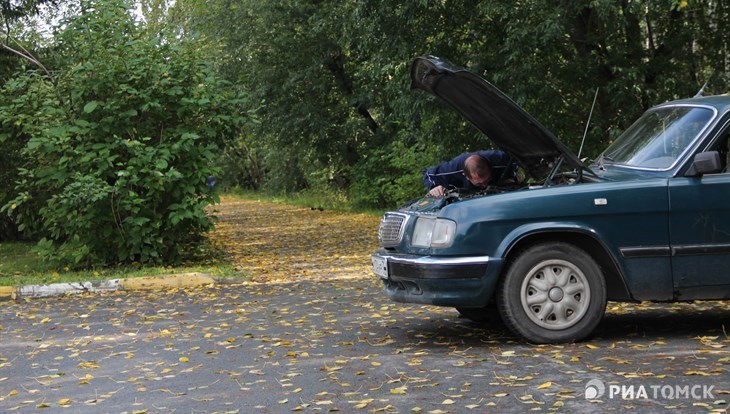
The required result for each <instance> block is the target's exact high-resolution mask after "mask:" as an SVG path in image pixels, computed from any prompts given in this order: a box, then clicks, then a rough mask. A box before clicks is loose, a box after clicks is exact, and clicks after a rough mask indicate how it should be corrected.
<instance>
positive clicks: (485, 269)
mask: <svg viewBox="0 0 730 414" xmlns="http://www.w3.org/2000/svg"><path fill="white" fill-rule="evenodd" d="M384 263H385V264H384ZM500 265H501V260H500V259H495V258H490V257H489V256H467V257H434V256H417V255H407V254H399V253H391V252H389V251H387V250H380V251H378V252H377V253H375V254H373V271H374V272H375V273H376V274H377V275H378V276H379V277H380V278H381V280H382V281H383V285H384V287H385V292H386V294H387V295H388V297H390V298H391V299H392V300H394V301H396V302H405V303H423V304H428V305H438V306H453V307H462V306H463V307H479V306H485V305H486V304H487V302H488V301H489V299H490V298H491V297H492V293H493V292H494V287H495V285H496V280H497V277H496V273H495V274H494V275H493V274H492V273H494V271H495V270H496V269H498V268H499V267H501V266H500Z"/></svg>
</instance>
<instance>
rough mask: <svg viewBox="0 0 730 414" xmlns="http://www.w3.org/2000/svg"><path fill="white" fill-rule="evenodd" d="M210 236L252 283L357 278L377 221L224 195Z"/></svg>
mask: <svg viewBox="0 0 730 414" xmlns="http://www.w3.org/2000/svg"><path fill="white" fill-rule="evenodd" d="M215 215H216V216H218V217H219V221H218V222H217V224H216V230H215V231H214V232H213V235H212V238H213V240H215V242H216V243H218V244H219V245H221V246H222V247H223V249H224V250H225V251H226V252H228V253H229V254H230V256H231V260H232V261H233V262H234V264H235V266H236V267H237V269H239V270H241V271H242V272H243V274H244V276H246V277H248V278H250V279H251V280H253V281H256V282H267V281H272V280H290V281H291V280H311V279H321V278H325V279H329V278H332V277H337V278H348V277H363V276H367V275H369V274H370V254H371V253H372V252H373V251H375V250H376V249H377V234H378V224H379V220H380V218H379V217H377V216H374V215H367V214H352V213H342V212H335V211H328V210H325V211H320V210H318V209H311V208H304V207H298V206H292V205H288V204H282V203H267V202H260V201H255V200H246V199H238V198H230V197H228V198H226V197H224V198H223V200H222V203H221V204H220V205H217V206H216V208H215Z"/></svg>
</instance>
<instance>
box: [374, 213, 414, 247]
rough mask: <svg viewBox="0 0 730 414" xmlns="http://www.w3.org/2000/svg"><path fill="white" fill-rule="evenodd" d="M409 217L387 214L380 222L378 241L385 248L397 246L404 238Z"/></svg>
mask: <svg viewBox="0 0 730 414" xmlns="http://www.w3.org/2000/svg"><path fill="white" fill-rule="evenodd" d="M407 222H408V216H407V215H405V214H399V213H385V215H384V216H383V218H382V219H381V220H380V230H379V231H378V240H380V244H381V245H382V246H383V247H394V246H397V245H398V244H399V243H400V241H401V239H402V238H403V231H405V228H406V223H407Z"/></svg>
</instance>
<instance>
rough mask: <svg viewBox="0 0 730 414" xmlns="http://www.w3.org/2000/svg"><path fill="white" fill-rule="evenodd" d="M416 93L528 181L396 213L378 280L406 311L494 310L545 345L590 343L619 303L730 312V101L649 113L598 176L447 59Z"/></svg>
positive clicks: (384, 227) (606, 158) (421, 77)
mask: <svg viewBox="0 0 730 414" xmlns="http://www.w3.org/2000/svg"><path fill="white" fill-rule="evenodd" d="M411 78H412V84H413V86H414V87H415V88H418V89H421V90H424V91H426V92H428V93H431V94H433V95H434V96H436V97H438V98H439V99H441V100H442V101H444V102H445V103H447V104H448V105H450V106H451V107H453V108H454V109H455V110H456V111H457V112H458V113H460V114H461V115H462V116H464V117H465V118H466V119H467V120H468V121H469V122H471V123H472V124H473V125H474V126H475V127H476V128H477V129H479V130H480V131H482V132H483V133H484V134H485V135H486V136H487V137H488V138H489V139H490V140H492V142H493V143H494V144H495V145H496V146H497V147H499V148H500V149H502V150H504V151H505V152H506V153H508V154H509V155H510V156H511V157H512V160H513V161H514V162H515V163H516V164H517V165H518V166H519V169H520V170H521V174H520V177H521V178H520V179H519V180H514V179H512V180H510V181H508V182H500V183H497V184H495V185H491V186H490V187H488V188H486V189H483V190H480V191H478V192H476V193H461V192H459V191H458V190H454V191H451V192H447V193H446V195H445V196H444V197H438V198H435V197H425V198H422V199H417V200H413V201H411V202H408V203H406V204H405V205H403V206H402V207H400V208H399V209H398V210H397V211H392V212H388V213H386V214H385V215H384V216H383V218H382V220H381V224H380V229H379V240H380V244H381V246H382V247H381V248H380V250H378V251H377V252H376V253H374V254H373V255H372V262H373V271H374V273H375V274H376V275H377V276H378V277H379V278H380V279H381V280H382V282H383V285H384V291H385V293H386V294H387V295H388V296H389V297H390V298H391V299H392V300H394V301H397V302H406V303H421V304H429V305H437V306H448V307H454V308H456V309H457V310H458V311H459V312H460V313H461V314H463V315H464V316H466V317H468V318H471V319H475V320H476V319H481V318H483V317H484V316H486V313H488V312H491V311H493V310H492V308H493V307H495V306H494V305H496V309H497V311H498V312H499V315H500V316H501V318H502V320H503V321H504V323H505V324H506V325H507V326H508V327H509V328H510V329H511V330H512V331H513V332H515V333H516V334H518V335H521V336H522V337H524V338H526V339H527V340H529V341H532V342H535V343H556V342H570V341H579V340H582V339H585V338H586V337H588V336H589V335H590V334H591V333H592V332H593V330H594V329H595V328H596V326H597V325H598V324H599V323H600V322H601V319H602V318H603V315H604V312H605V307H606V302H607V301H608V300H611V301H690V300H696V299H702V300H713V299H730V271H728V269H730V173H728V172H727V164H728V158H729V157H728V136H730V96H728V95H723V96H710V97H695V98H692V99H686V100H678V101H672V102H667V103H664V104H661V105H658V106H656V107H654V108H651V109H649V110H648V111H647V112H646V113H645V114H644V115H642V116H641V117H640V118H639V119H638V120H637V121H636V122H635V123H634V124H633V125H632V126H631V127H629V128H628V129H627V130H626V131H625V132H624V133H623V134H622V135H621V136H620V137H619V138H618V139H616V140H615V141H614V142H613V143H612V144H611V145H610V146H609V147H608V148H607V149H606V150H605V151H604V152H603V153H602V154H601V155H600V156H599V157H598V158H597V159H596V161H595V162H593V163H592V164H590V165H585V164H584V163H583V162H581V161H580V160H579V159H578V158H577V157H576V155H575V154H573V153H572V152H571V151H570V150H569V149H568V148H567V147H566V146H565V145H563V144H562V143H561V142H560V141H559V140H558V139H557V138H555V136H554V135H553V134H552V133H550V132H549V131H548V130H547V129H545V128H544V127H543V126H542V125H540V123H539V122H537V121H536V120H535V119H534V118H533V117H532V116H530V115H529V114H528V113H527V112H525V111H524V110H523V109H522V108H520V107H519V106H518V105H517V104H515V103H514V102H513V101H512V100H511V99H510V98H509V97H507V96H506V95H505V94H503V93H502V92H501V91H499V90H498V89H497V88H496V87H495V86H494V85H492V84H490V83H489V82H487V81H486V80H484V79H483V78H481V77H479V76H477V75H475V74H473V73H471V72H469V71H466V70H464V69H462V68H459V67H457V66H454V65H452V64H450V63H449V62H447V61H445V60H442V59H439V58H437V57H433V56H428V57H421V58H417V59H415V60H414V62H413V64H412V66H411Z"/></svg>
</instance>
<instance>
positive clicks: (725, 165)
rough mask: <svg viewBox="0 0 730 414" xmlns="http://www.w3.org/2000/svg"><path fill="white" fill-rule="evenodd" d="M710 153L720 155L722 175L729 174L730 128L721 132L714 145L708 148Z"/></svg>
mask: <svg viewBox="0 0 730 414" xmlns="http://www.w3.org/2000/svg"><path fill="white" fill-rule="evenodd" d="M709 150H710V151H717V152H718V153H720V162H721V163H722V171H721V173H722V174H727V173H730V126H729V127H726V128H725V130H724V131H722V132H721V133H720V134H719V136H718V139H717V140H715V143H714V144H712V146H711V147H710V148H709Z"/></svg>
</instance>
